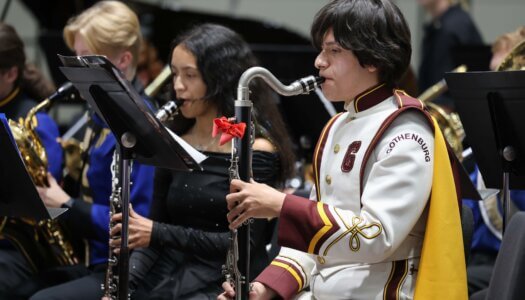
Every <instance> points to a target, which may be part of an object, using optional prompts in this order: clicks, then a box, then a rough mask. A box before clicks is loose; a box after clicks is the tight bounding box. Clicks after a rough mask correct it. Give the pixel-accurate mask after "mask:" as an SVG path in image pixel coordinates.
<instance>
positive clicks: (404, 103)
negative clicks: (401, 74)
mask: <svg viewBox="0 0 525 300" xmlns="http://www.w3.org/2000/svg"><path fill="white" fill-rule="evenodd" d="M394 95H395V96H396V99H397V101H398V105H399V107H400V108H399V109H398V110H396V111H395V112H393V113H392V114H391V115H390V116H388V117H387V118H386V119H385V120H384V121H383V123H382V124H381V126H380V127H379V130H378V131H377V132H376V134H375V135H374V137H373V138H372V141H371V142H370V145H369V146H368V148H367V149H366V152H365V155H364V157H363V161H362V163H361V169H360V172H359V197H361V196H362V195H363V177H364V174H365V169H366V164H367V162H368V159H369V158H370V155H371V154H372V152H373V151H374V149H375V148H376V146H377V143H378V142H379V140H380V139H381V137H382V136H383V134H384V133H385V131H386V130H387V129H388V127H389V126H390V124H392V122H393V121H394V120H395V119H396V118H397V117H398V116H399V115H400V114H401V113H402V112H404V111H406V110H408V109H417V110H419V111H421V112H423V114H424V115H425V116H426V117H427V119H428V121H429V123H430V126H431V127H432V128H434V123H433V122H432V119H431V118H430V115H428V114H427V113H426V112H425V111H424V110H423V104H422V103H421V101H419V100H417V99H414V98H412V97H410V96H408V95H407V94H406V93H404V92H403V91H399V90H395V91H394ZM361 206H362V204H361Z"/></svg>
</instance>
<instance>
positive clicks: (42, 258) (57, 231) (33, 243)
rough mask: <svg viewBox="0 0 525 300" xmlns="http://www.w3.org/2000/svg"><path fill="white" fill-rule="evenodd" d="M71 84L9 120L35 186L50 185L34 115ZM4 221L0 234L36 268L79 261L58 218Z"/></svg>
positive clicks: (44, 153) (5, 219)
mask: <svg viewBox="0 0 525 300" xmlns="http://www.w3.org/2000/svg"><path fill="white" fill-rule="evenodd" d="M71 86H72V85H71V84H70V83H68V85H67V86H66V85H64V86H62V87H61V88H59V89H58V91H57V92H56V93H55V94H53V95H52V96H50V97H49V98H47V99H46V100H44V101H43V102H41V103H40V104H39V105H37V106H35V107H33V108H32V109H31V110H30V111H29V112H28V114H27V116H26V118H25V119H23V118H21V119H20V120H19V122H18V123H17V122H14V121H12V120H9V127H10V128H11V131H12V132H13V137H14V139H15V142H16V144H17V146H18V148H19V150H20V154H21V156H22V159H23V161H24V163H25V165H26V168H27V170H28V173H29V175H30V177H31V178H32V180H33V182H34V183H35V185H38V186H49V183H48V180H47V169H48V162H47V156H46V152H45V149H44V147H43V145H42V142H41V141H40V138H39V137H38V135H37V134H36V132H35V129H34V126H33V124H34V120H35V114H36V113H37V112H38V111H39V110H41V109H43V108H45V107H47V106H48V105H50V104H51V102H52V100H53V99H54V98H57V97H58V96H62V94H63V93H65V91H66V90H68V89H69V88H70V87H71ZM1 223H2V224H3V226H2V231H1V232H0V234H1V235H2V236H3V237H5V238H6V239H7V240H9V241H11V242H12V243H13V245H14V246H15V247H17V248H18V249H19V250H20V252H21V253H22V254H23V255H24V257H25V258H26V260H27V261H28V262H29V264H30V265H31V267H32V268H33V270H34V271H39V270H43V269H47V268H50V267H56V266H65V265H74V264H77V263H78V261H79V260H78V258H77V256H76V255H75V251H74V249H73V246H72V244H71V242H70V239H69V238H68V237H67V235H66V234H65V233H64V230H63V228H62V227H61V224H60V223H59V222H58V220H42V221H36V220H32V219H29V218H13V217H4V218H3V220H2V222H1Z"/></svg>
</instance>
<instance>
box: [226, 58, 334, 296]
mask: <svg viewBox="0 0 525 300" xmlns="http://www.w3.org/2000/svg"><path fill="white" fill-rule="evenodd" d="M257 77H259V78H262V79H263V80H264V81H265V82H266V83H267V84H268V85H269V86H270V87H271V88H272V89H273V90H274V91H276V92H277V93H279V94H281V95H283V96H294V95H299V94H308V93H309V92H311V91H313V90H314V89H315V88H316V87H318V86H319V85H320V84H321V83H322V82H323V81H324V78H322V77H315V76H308V77H304V78H301V79H299V80H296V81H294V82H292V83H291V84H290V85H288V86H285V85H283V84H282V83H281V82H280V81H279V80H278V79H277V78H276V77H275V76H274V75H273V74H272V73H270V71H268V70H267V69H265V68H262V67H252V68H249V69H248V70H246V71H244V73H243V74H242V75H241V78H240V79H239V84H238V86H237V99H236V100H235V120H236V121H237V122H244V123H245V124H247V127H248V126H249V127H248V128H249V130H248V132H247V134H245V135H244V136H243V137H242V139H238V138H235V140H234V143H232V156H231V157H232V158H231V166H230V169H229V172H230V180H231V179H234V178H235V179H237V178H238V179H241V180H243V181H246V182H248V181H249V180H250V178H251V176H252V144H253V141H254V134H253V132H254V126H253V124H252V122H251V109H252V102H251V100H250V89H249V84H250V81H251V80H252V79H254V78H257ZM239 246H240V247H239ZM249 262H250V222H249V221H247V222H245V223H244V224H243V226H241V227H240V228H238V229H237V230H231V231H230V247H229V249H228V253H227V256H226V264H225V265H224V266H223V267H222V269H223V274H224V275H225V278H226V280H227V281H228V282H229V283H230V284H231V285H232V287H234V288H235V290H236V293H235V299H236V300H238V299H243V300H244V299H248V295H249V293H250V278H249V274H250V264H249Z"/></svg>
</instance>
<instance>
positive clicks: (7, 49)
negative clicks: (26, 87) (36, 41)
mask: <svg viewBox="0 0 525 300" xmlns="http://www.w3.org/2000/svg"><path fill="white" fill-rule="evenodd" d="M25 64H26V54H25V52H24V42H22V40H21V39H20V37H19V36H18V34H17V33H16V30H15V29H14V28H13V27H12V26H11V25H9V24H6V23H2V22H0V71H1V72H5V71H7V70H8V69H10V68H12V67H17V68H18V74H19V79H20V78H22V76H21V75H22V74H23V71H24V66H25Z"/></svg>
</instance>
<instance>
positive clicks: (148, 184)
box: [31, 1, 154, 299]
mask: <svg viewBox="0 0 525 300" xmlns="http://www.w3.org/2000/svg"><path fill="white" fill-rule="evenodd" d="M64 39H65V41H66V43H67V45H68V46H69V47H70V48H71V49H72V50H73V51H75V53H76V54H77V55H93V54H99V55H105V56H107V57H108V59H109V60H110V61H111V62H112V63H113V64H114V65H115V66H116V67H117V68H119V69H120V70H121V71H122V73H123V74H124V75H125V76H126V78H127V79H128V80H130V81H131V82H132V83H133V85H134V87H135V88H136V89H137V91H138V92H139V93H141V94H143V88H142V87H141V86H140V84H139V81H138V80H136V79H135V73H136V67H137V61H138V55H139V50H140V45H141V41H142V36H141V33H140V26H139V21H138V18H137V16H136V14H135V13H134V12H133V11H132V10H131V9H130V8H129V7H128V6H126V5H125V4H124V3H122V2H119V1H102V2H98V3H96V4H95V5H94V6H92V7H91V8H89V9H87V10H86V11H84V12H83V13H81V14H80V15H78V16H76V17H73V18H72V19H70V20H69V22H68V24H67V25H66V27H65V28H64ZM90 117H91V118H90V121H89V123H88V128H87V130H86V138H85V139H84V140H85V141H86V143H85V144H86V146H87V147H86V148H87V150H86V161H85V162H84V164H83V169H82V172H81V187H80V195H79V196H78V197H73V196H72V195H69V194H68V193H66V192H65V191H64V190H63V189H62V188H61V187H60V186H59V185H58V184H57V182H56V181H55V180H54V178H53V177H52V176H50V177H49V180H50V183H51V186H50V187H49V188H42V189H39V192H40V195H41V197H42V199H43V200H44V202H45V203H46V205H47V206H50V207H67V208H69V211H68V212H67V213H66V214H65V216H64V218H65V221H66V224H67V225H68V226H69V229H70V230H71V231H72V232H74V233H75V236H76V237H79V238H83V239H85V240H87V243H88V245H89V253H88V257H87V264H88V267H87V268H84V267H83V266H77V267H71V268H65V270H63V271H64V272H63V273H64V275H63V279H64V283H61V284H59V285H54V286H52V287H49V288H47V289H44V290H42V291H40V292H38V293H37V294H35V295H34V296H33V297H32V298H31V299H79V297H80V298H82V299H100V298H101V296H102V290H101V287H100V286H101V283H102V282H103V278H104V274H105V271H106V268H107V259H108V251H109V250H108V240H109V230H108V228H109V198H110V194H111V183H112V182H111V176H112V175H111V169H110V165H111V161H112V156H113V152H114V150H115V146H116V140H115V137H114V135H113V134H112V133H111V131H110V130H109V128H108V126H107V125H106V124H105V123H104V122H103V120H102V118H101V117H100V116H98V115H97V114H96V113H94V112H91V113H90ZM153 175H154V168H153V167H151V166H145V165H141V164H139V163H134V164H133V169H132V173H131V181H132V182H133V184H132V185H131V194H130V197H131V203H132V204H133V208H134V210H135V211H137V212H140V213H141V214H144V215H148V212H149V206H150V201H151V199H152V196H153ZM131 239H132V237H130V240H131Z"/></svg>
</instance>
